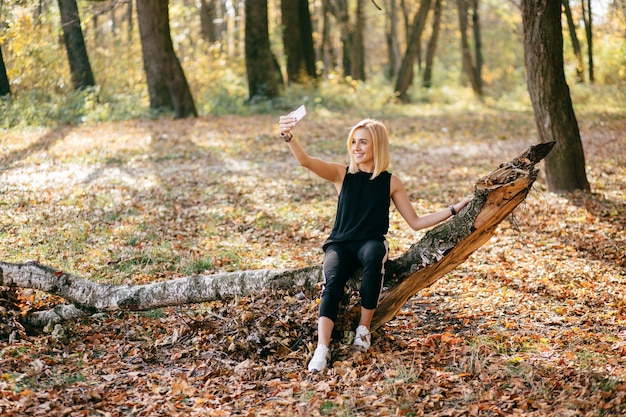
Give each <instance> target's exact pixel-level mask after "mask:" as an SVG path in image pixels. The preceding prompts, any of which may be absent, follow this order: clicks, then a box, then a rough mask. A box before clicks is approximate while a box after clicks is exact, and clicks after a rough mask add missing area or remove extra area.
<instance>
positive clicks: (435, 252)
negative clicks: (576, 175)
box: [0, 143, 554, 329]
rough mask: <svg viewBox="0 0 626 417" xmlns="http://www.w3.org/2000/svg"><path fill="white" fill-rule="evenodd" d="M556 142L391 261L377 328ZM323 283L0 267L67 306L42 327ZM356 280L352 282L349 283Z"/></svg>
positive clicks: (505, 207)
mask: <svg viewBox="0 0 626 417" xmlns="http://www.w3.org/2000/svg"><path fill="white" fill-rule="evenodd" d="M553 145H554V143H544V144H540V145H537V146H532V147H530V148H529V149H528V150H527V151H526V152H524V153H523V154H522V155H520V156H519V157H517V158H515V159H513V160H511V161H509V162H506V163H503V164H502V165H500V168H498V169H496V170H495V171H493V172H492V173H491V174H489V175H487V176H485V177H482V178H480V179H479V180H478V181H477V182H476V184H475V194H474V199H473V200H472V202H471V203H470V204H468V205H467V206H466V207H465V208H463V210H461V211H460V212H459V214H458V215H457V216H455V217H453V218H451V219H450V220H449V221H447V222H444V223H442V224H439V225H438V226H436V227H434V228H432V229H431V230H429V231H428V232H427V233H426V234H425V235H424V237H423V238H422V239H421V240H420V241H419V242H417V243H416V244H414V245H412V246H411V248H410V249H409V250H408V251H407V252H405V253H404V254H402V255H401V256H400V257H398V258H396V259H392V260H389V261H388V262H387V263H386V264H385V287H386V288H387V289H385V290H384V291H383V293H382V295H381V298H380V302H379V305H378V308H377V309H376V313H375V315H374V318H373V320H372V329H376V328H378V327H380V326H382V325H383V324H385V323H386V322H388V321H390V320H392V319H393V318H394V317H395V316H396V314H397V313H398V311H399V310H400V309H401V308H402V306H403V305H404V304H405V303H406V301H407V300H408V299H409V298H410V297H411V296H413V295H414V294H416V293H417V292H418V291H420V290H421V289H423V288H426V287H428V286H430V285H432V284H433V283H434V282H436V281H437V280H438V279H439V278H441V277H442V276H444V275H445V274H446V273H448V272H450V271H451V270H452V269H454V268H455V267H456V266H458V265H460V264H461V263H462V262H464V261H465V260H466V259H467V258H468V257H469V256H470V255H471V254H472V253H473V252H474V251H476V250H477V249H478V248H480V247H481V246H482V245H483V244H484V243H486V242H487V241H489V239H490V238H491V237H492V236H493V234H494V233H495V230H496V228H497V227H498V225H499V224H500V223H501V222H502V221H503V220H504V219H505V218H506V217H507V216H508V215H509V214H510V213H511V212H512V211H513V209H514V208H515V207H517V206H518V205H519V204H520V203H521V202H522V201H524V199H525V198H526V196H527V195H528V192H529V191H530V190H531V188H532V185H533V183H534V181H535V180H536V178H537V174H538V170H537V169H536V168H535V165H536V164H537V163H538V162H539V161H541V160H542V159H543V158H544V157H545V156H546V154H548V153H549V152H550V150H551V149H552V146H553ZM321 278H322V271H321V267H320V266H310V267H305V268H300V269H295V270H287V271H279V270H252V271H239V272H231V273H224V274H216V275H208V276H206V275H205V276H191V277H186V278H179V279H174V280H168V281H163V282H154V283H150V284H145V285H134V286H128V285H109V284H99V283H95V282H93V281H89V280H86V279H84V278H80V277H77V276H74V275H71V274H69V273H66V272H63V271H58V270H55V269H53V268H50V267H47V266H44V265H41V264H39V263H37V262H28V263H25V264H10V263H5V262H1V261H0V287H9V288H16V287H22V288H34V289H37V290H41V291H45V292H48V293H50V294H53V295H57V296H60V297H62V298H64V299H65V300H67V301H69V302H71V303H72V304H67V305H61V306H58V307H56V308H54V309H52V310H48V311H42V312H36V313H33V314H32V315H30V316H29V317H28V318H27V320H28V322H29V323H30V324H31V325H35V326H45V325H46V324H48V323H50V322H59V321H63V320H68V319H72V318H77V317H80V316H84V315H86V314H90V313H91V314H93V313H95V312H98V311H114V310H127V311H132V310H151V309H156V308H159V307H165V306H177V305H184V304H191V303H200V302H204V301H211V300H215V299H218V298H220V297H225V296H234V295H247V294H250V293H251V292H253V291H255V290H257V289H260V288H267V287H270V288H293V287H304V288H307V287H308V288H311V287H312V286H313V285H314V284H315V283H317V282H319V281H320V280H321ZM356 281H357V280H353V281H351V283H350V284H351V285H352V284H355V283H356ZM344 307H345V314H342V315H341V316H340V319H339V320H338V322H337V326H336V328H337V329H347V328H354V326H353V323H352V322H353V321H354V319H355V318H356V317H358V314H359V311H360V306H359V305H358V300H352V302H351V303H348V305H346V306H344Z"/></svg>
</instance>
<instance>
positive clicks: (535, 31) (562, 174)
mask: <svg viewBox="0 0 626 417" xmlns="http://www.w3.org/2000/svg"><path fill="white" fill-rule="evenodd" d="M522 18H523V26H524V62H525V66H526V83H527V87H528V92H529V94H530V99H531V102H532V105H533V109H534V113H535V121H536V125H537V130H538V133H539V138H540V139H541V141H542V142H552V141H556V142H557V146H556V148H555V152H552V153H551V154H550V155H549V156H548V158H546V177H547V179H548V188H549V189H550V191H552V192H555V193H562V192H569V191H574V190H584V191H589V189H590V187H589V182H588V181H587V174H586V172H585V154H584V151H583V146H582V142H581V139H580V131H579V130H578V122H577V120H576V115H575V114H574V108H573V106H572V99H571V97H570V93H569V87H568V86H567V82H566V80H565V74H564V72H563V34H562V32H561V2H556V1H553V0H523V1H522Z"/></svg>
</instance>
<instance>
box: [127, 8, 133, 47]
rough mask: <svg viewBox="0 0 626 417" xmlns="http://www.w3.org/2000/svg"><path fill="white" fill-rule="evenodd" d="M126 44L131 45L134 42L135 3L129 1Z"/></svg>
mask: <svg viewBox="0 0 626 417" xmlns="http://www.w3.org/2000/svg"><path fill="white" fill-rule="evenodd" d="M125 17H126V26H127V28H126V42H128V43H131V42H132V41H133V27H134V20H133V2H132V1H129V2H128V5H127V8H126V15H125Z"/></svg>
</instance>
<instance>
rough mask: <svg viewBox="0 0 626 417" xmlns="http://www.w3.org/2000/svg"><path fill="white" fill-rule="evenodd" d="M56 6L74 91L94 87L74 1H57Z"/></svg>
mask: <svg viewBox="0 0 626 417" xmlns="http://www.w3.org/2000/svg"><path fill="white" fill-rule="evenodd" d="M58 4H59V11H60V13H61V25H62V27H63V43H64V44H65V50H66V51H67V58H68V61H69V63H70V72H71V74H72V85H73V86H74V89H75V90H80V89H83V88H86V87H92V86H94V85H96V82H95V80H94V77H93V72H92V71H91V65H90V64H89V57H88V55H87V47H86V46H85V39H84V38H83V31H82V29H81V27H80V17H79V15H78V6H77V5H76V0H58Z"/></svg>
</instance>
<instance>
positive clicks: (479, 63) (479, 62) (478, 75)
mask: <svg viewBox="0 0 626 417" xmlns="http://www.w3.org/2000/svg"><path fill="white" fill-rule="evenodd" d="M478 10H479V7H478V0H472V29H473V33H474V59H475V60H476V66H475V67H474V77H475V79H476V83H477V89H476V90H475V91H476V94H478V95H479V96H482V95H483V76H482V72H483V43H482V39H481V36H480V17H479V14H478Z"/></svg>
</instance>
